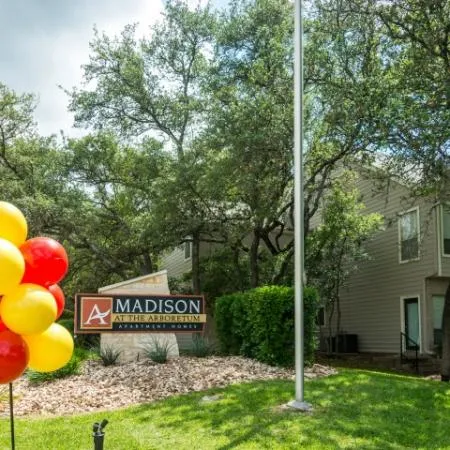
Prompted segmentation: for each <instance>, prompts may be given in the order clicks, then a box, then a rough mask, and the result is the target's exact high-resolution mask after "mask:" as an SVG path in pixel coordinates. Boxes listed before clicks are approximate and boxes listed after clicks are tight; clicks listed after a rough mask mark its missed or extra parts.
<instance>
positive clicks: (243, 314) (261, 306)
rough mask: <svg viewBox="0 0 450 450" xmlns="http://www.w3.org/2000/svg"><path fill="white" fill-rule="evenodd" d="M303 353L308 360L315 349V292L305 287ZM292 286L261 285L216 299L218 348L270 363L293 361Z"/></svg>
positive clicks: (309, 360) (287, 363)
mask: <svg viewBox="0 0 450 450" xmlns="http://www.w3.org/2000/svg"><path fill="white" fill-rule="evenodd" d="M303 302H304V342H305V345H304V357H305V361H306V362H308V363H312V362H313V359H314V349H315V333H314V331H315V317H316V313H317V304H318V302H317V292H316V290H315V289H313V288H309V287H306V288H305V289H304V291H303ZM294 309H295V307H294V289H293V288H289V287H285V286H265V287H261V288H257V289H253V290H250V291H247V292H243V293H236V294H231V295H225V296H223V297H219V298H217V299H216V305H215V314H214V316H215V320H216V330H217V337H218V339H219V344H220V349H221V351H222V352H223V353H225V354H232V355H244V356H248V357H250V358H255V359H257V360H259V361H261V362H265V363H268V364H272V365H292V364H293V363H294V351H295V343H294Z"/></svg>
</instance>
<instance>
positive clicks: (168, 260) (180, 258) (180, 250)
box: [161, 246, 192, 278]
mask: <svg viewBox="0 0 450 450" xmlns="http://www.w3.org/2000/svg"><path fill="white" fill-rule="evenodd" d="M161 269H166V270H167V276H168V277H169V278H180V277H182V276H183V275H184V274H185V273H187V272H190V271H191V270H192V258H187V259H186V258H185V257H184V246H179V247H176V248H174V249H173V250H172V251H171V252H168V253H166V254H164V255H163V256H162V258H161Z"/></svg>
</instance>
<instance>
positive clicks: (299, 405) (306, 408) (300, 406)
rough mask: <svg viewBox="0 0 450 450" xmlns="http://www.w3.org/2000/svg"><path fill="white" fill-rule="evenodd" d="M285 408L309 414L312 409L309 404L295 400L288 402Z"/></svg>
mask: <svg viewBox="0 0 450 450" xmlns="http://www.w3.org/2000/svg"><path fill="white" fill-rule="evenodd" d="M287 406H289V408H292V409H295V410H297V411H299V412H311V411H312V410H313V407H312V405H311V404H310V403H306V402H299V401H297V400H292V401H290V402H289V403H288V404H287Z"/></svg>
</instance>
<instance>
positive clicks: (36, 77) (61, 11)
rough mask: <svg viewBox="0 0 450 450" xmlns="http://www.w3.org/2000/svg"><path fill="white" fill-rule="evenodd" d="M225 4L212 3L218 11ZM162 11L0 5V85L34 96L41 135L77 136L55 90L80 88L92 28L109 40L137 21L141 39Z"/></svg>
mask: <svg viewBox="0 0 450 450" xmlns="http://www.w3.org/2000/svg"><path fill="white" fill-rule="evenodd" d="M192 3H194V4H196V3H197V2H196V1H194V0H193V1H192ZM225 3H226V0H215V1H213V4H214V5H215V6H218V7H220V6H222V5H223V4H225ZM162 8H163V7H162V1H161V0H0V82H2V83H4V84H6V85H7V86H8V87H9V88H12V89H14V90H15V91H17V92H18V93H22V92H31V93H34V94H37V95H38V96H39V106H38V108H37V110H36V114H35V118H36V120H37V122H38V127H39V131H40V133H41V134H43V135H48V134H52V133H58V132H59V131H60V130H63V131H64V132H65V134H68V135H72V136H73V135H79V134H80V133H79V132H77V131H76V130H73V129H72V123H73V118H72V116H71V114H70V113H68V112H67V105H68V98H67V95H66V94H65V93H64V92H62V90H61V89H60V88H58V85H62V86H63V87H64V88H69V89H70V88H71V87H73V86H79V85H80V82H81V78H82V70H81V68H80V66H81V65H82V64H84V63H86V62H87V61H88V59H89V41H90V40H91V39H92V37H93V27H94V25H95V26H96V27H97V28H98V30H100V31H105V32H107V33H108V34H110V35H114V34H118V33H120V31H121V30H122V29H123V27H124V26H125V25H126V24H129V23H135V22H138V23H139V29H138V33H139V34H143V33H144V32H145V31H146V30H147V29H148V27H149V26H150V25H151V24H152V23H153V22H154V21H155V20H157V19H158V18H159V17H160V13H161V11H162Z"/></svg>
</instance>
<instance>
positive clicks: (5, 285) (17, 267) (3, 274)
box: [0, 238, 25, 295]
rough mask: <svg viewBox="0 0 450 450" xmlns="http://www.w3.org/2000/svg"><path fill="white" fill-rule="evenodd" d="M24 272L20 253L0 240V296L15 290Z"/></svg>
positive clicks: (11, 245)
mask: <svg viewBox="0 0 450 450" xmlns="http://www.w3.org/2000/svg"><path fill="white" fill-rule="evenodd" d="M24 272H25V261H24V259H23V256H22V253H20V251H19V249H18V248H17V247H16V246H15V245H13V244H12V243H11V242H9V241H7V240H5V239H2V238H0V295H4V294H7V293H8V292H10V291H12V290H14V289H16V288H17V286H18V285H19V284H20V282H21V281H22V277H23V274H24Z"/></svg>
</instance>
